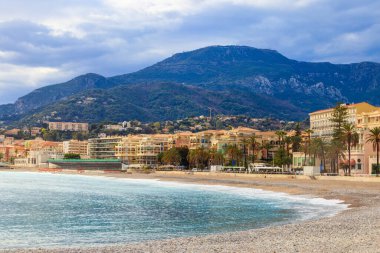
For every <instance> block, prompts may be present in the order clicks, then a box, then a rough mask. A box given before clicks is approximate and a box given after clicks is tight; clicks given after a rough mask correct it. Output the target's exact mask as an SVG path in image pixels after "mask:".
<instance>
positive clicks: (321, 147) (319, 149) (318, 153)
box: [310, 137, 327, 169]
mask: <svg viewBox="0 0 380 253" xmlns="http://www.w3.org/2000/svg"><path fill="white" fill-rule="evenodd" d="M310 149H311V151H310V152H311V153H313V154H314V161H315V158H316V157H318V158H320V159H321V165H322V166H323V168H324V169H325V168H326V152H327V144H326V142H325V141H324V140H323V139H322V138H319V137H317V138H314V139H312V141H311V144H310Z"/></svg>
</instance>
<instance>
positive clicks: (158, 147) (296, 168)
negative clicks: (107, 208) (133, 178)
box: [0, 102, 380, 176]
mask: <svg viewBox="0 0 380 253" xmlns="http://www.w3.org/2000/svg"><path fill="white" fill-rule="evenodd" d="M309 116H310V126H309V127H305V126H304V125H302V126H301V125H300V123H296V122H280V121H272V123H276V125H275V126H274V127H273V128H275V129H276V128H277V129H278V130H273V131H263V130H260V129H257V127H254V126H259V125H258V123H260V122H261V124H263V122H264V121H265V120H259V119H252V120H249V119H247V118H246V117H244V116H229V117H226V116H224V117H219V118H218V117H216V116H215V117H214V118H213V117H212V116H211V115H210V117H205V116H200V117H192V118H191V121H192V122H193V123H192V124H189V123H188V121H189V120H187V123H186V124H182V125H188V126H189V128H187V129H186V130H184V131H181V130H175V131H174V129H173V127H174V125H175V124H173V122H171V125H170V124H169V123H168V124H167V125H166V126H161V124H160V123H159V122H157V123H153V124H152V127H153V128H154V127H155V129H156V131H152V129H151V130H150V131H148V133H144V132H143V133H141V131H142V129H143V127H144V126H142V124H141V123H140V122H136V121H129V122H123V123H121V124H113V125H112V124H108V125H107V124H106V125H104V129H105V131H103V132H97V133H96V134H97V136H95V137H91V136H90V135H89V131H90V129H89V124H88V123H78V122H48V123H47V129H45V128H37V127H30V128H29V129H27V130H28V131H23V134H25V132H27V134H28V135H29V137H31V136H35V138H34V139H33V138H30V139H22V135H23V134H20V129H13V130H7V131H5V135H1V136H0V141H1V146H0V158H1V161H2V162H3V163H2V166H10V167H16V168H17V167H23V168H40V169H48V168H71V169H83V170H84V169H104V170H105V169H107V170H132V169H135V170H144V171H149V170H192V171H209V170H211V171H225V172H243V173H283V174H284V173H300V174H305V175H306V174H307V175H320V174H322V175H355V176H366V175H367V176H368V175H373V174H377V173H378V171H377V169H376V168H378V159H379V157H378V151H379V142H380V134H379V133H378V132H377V131H378V129H379V127H380V108H379V107H375V106H372V105H370V104H368V103H365V102H362V103H357V104H338V105H337V106H336V107H333V108H328V109H325V110H320V111H315V112H311V113H310V114H309ZM184 121H185V120H179V121H176V123H177V125H176V126H178V124H179V125H181V123H183V122H184ZM236 121H237V122H238V123H239V122H244V125H239V124H238V123H236ZM266 121H268V120H266ZM201 122H202V123H201ZM225 122H227V123H228V124H223V123H225ZM234 122H235V124H234ZM215 124H216V125H217V127H214V128H213V129H210V126H212V125H215ZM303 124H304V123H303ZM170 127H171V128H170ZM258 128H260V127H258ZM205 129H206V130H205ZM290 129H291V130H290ZM190 130H193V132H192V131H190ZM194 130H198V131H194ZM139 132H140V133H139ZM149 132H150V133H149ZM52 133H55V134H56V135H57V133H61V136H60V138H62V136H66V138H69V140H64V141H56V139H57V136H52ZM9 135H10V136H12V135H13V136H18V137H19V138H15V137H10V136H9ZM20 135H21V136H20ZM86 137H87V138H86ZM20 138H21V139H20ZM52 140H53V141H52ZM54 140H55V141H54Z"/></svg>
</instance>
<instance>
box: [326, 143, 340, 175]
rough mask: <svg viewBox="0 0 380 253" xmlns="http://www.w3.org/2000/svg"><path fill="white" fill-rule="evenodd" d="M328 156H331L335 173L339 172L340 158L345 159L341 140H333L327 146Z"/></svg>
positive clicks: (332, 168)
mask: <svg viewBox="0 0 380 253" xmlns="http://www.w3.org/2000/svg"><path fill="white" fill-rule="evenodd" d="M326 155H327V158H329V160H330V162H331V170H332V171H334V172H335V173H339V167H338V166H339V158H340V157H341V158H343V159H344V153H343V149H342V142H341V140H334V139H333V140H332V141H331V142H330V144H329V145H328V146H327V151H326Z"/></svg>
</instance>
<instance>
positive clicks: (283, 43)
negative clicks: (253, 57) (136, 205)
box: [0, 0, 380, 103]
mask: <svg viewBox="0 0 380 253" xmlns="http://www.w3.org/2000/svg"><path fill="white" fill-rule="evenodd" d="M3 2H4V1H3ZM5 2H6V4H1V6H0V7H1V8H0V62H1V66H0V67H1V68H0V100H1V101H0V103H5V102H12V101H14V100H15V99H16V98H17V97H18V96H21V95H24V94H25V93H26V92H28V91H30V90H32V89H34V88H36V87H40V86H44V85H47V84H50V83H57V82H64V81H67V80H69V79H71V78H73V77H74V76H76V75H80V74H84V73H87V72H95V73H99V74H102V75H105V76H112V75H116V74H123V73H128V72H132V71H136V70H138V69H140V68H143V67H146V66H149V65H151V64H153V63H155V62H157V61H159V60H162V59H164V58H166V57H169V56H170V55H172V54H174V53H177V52H182V51H187V50H192V49H196V48H199V47H204V46H208V45H217V44H218V45H226V44H239V45H249V46H254V47H258V48H270V49H276V50H278V51H279V52H280V53H283V54H284V55H285V56H287V57H289V58H293V59H297V60H304V61H332V62H335V63H348V62H358V61H367V60H370V61H380V54H379V52H380V46H379V45H380V33H379V32H380V31H379V30H380V28H379V24H380V13H379V10H380V2H378V1H370V0H362V1H355V0H337V1H328V0H182V1H177V0H154V1H153V0H140V1H135V0H124V1H119V0H81V1H77V0H55V1H27V0H12V1H7V0H5ZM14 87H17V88H14Z"/></svg>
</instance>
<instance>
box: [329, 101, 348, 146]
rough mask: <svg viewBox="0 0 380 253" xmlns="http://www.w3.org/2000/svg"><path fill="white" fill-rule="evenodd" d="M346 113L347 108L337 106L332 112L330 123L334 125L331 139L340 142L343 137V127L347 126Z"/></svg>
mask: <svg viewBox="0 0 380 253" xmlns="http://www.w3.org/2000/svg"><path fill="white" fill-rule="evenodd" d="M347 119H348V112H347V107H346V106H343V105H341V104H337V105H336V106H335V108H334V110H333V112H332V115H331V118H330V121H331V122H332V123H333V125H334V130H333V138H334V139H335V140H341V139H342V135H343V126H344V125H345V124H347V123H348V122H347Z"/></svg>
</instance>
